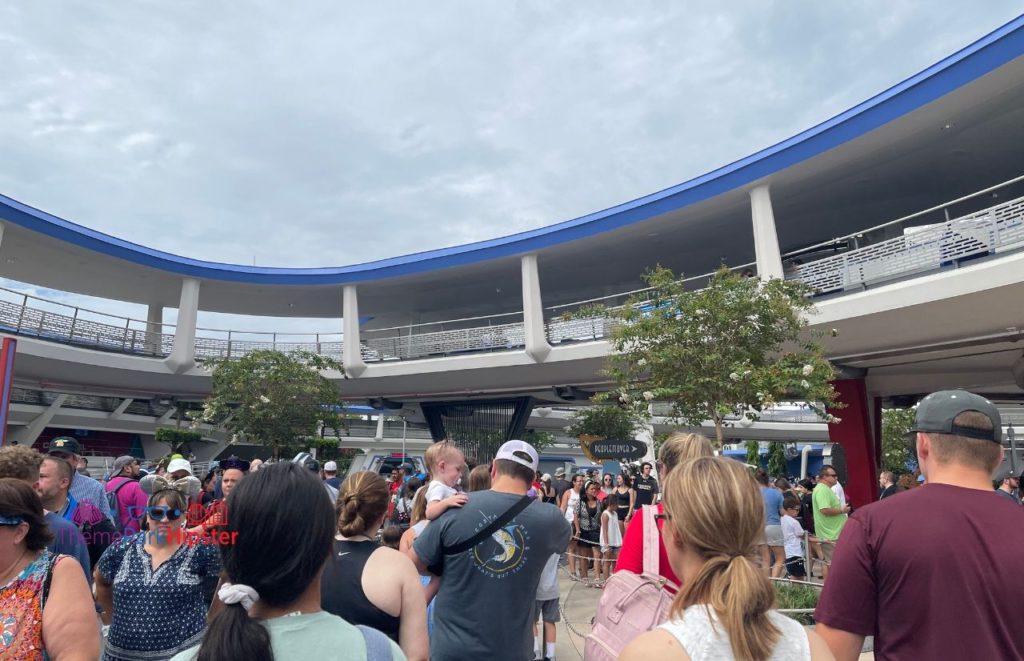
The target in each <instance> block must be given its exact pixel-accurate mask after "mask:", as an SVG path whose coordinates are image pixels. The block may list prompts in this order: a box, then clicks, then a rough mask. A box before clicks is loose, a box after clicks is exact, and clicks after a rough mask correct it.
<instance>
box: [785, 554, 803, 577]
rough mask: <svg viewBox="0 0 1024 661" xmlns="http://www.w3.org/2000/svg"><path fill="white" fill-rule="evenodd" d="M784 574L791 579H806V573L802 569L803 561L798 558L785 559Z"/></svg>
mask: <svg viewBox="0 0 1024 661" xmlns="http://www.w3.org/2000/svg"><path fill="white" fill-rule="evenodd" d="M786 572H787V573H788V574H789V575H790V576H792V577H793V578H806V576H807V571H806V570H805V569H804V559H803V558H798V557H793V558H786Z"/></svg>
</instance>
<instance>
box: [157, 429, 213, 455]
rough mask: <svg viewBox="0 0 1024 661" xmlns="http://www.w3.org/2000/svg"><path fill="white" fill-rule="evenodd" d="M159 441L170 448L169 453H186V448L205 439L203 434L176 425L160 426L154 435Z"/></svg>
mask: <svg viewBox="0 0 1024 661" xmlns="http://www.w3.org/2000/svg"><path fill="white" fill-rule="evenodd" d="M153 438H154V440H156V442H157V443H164V444H166V445H167V446H168V447H169V448H170V452H169V453H168V454H184V455H188V452H184V450H185V449H186V448H188V449H191V447H192V445H194V444H196V443H198V442H199V441H201V440H203V436H202V434H200V433H198V432H194V431H189V430H188V429H176V428H174V427H158V428H157V430H156V433H155V434H154V435H153Z"/></svg>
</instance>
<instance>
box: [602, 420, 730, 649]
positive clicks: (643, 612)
mask: <svg viewBox="0 0 1024 661" xmlns="http://www.w3.org/2000/svg"><path fill="white" fill-rule="evenodd" d="M713 455H714V450H713V449H712V447H711V441H709V440H708V439H707V438H706V437H704V436H701V435H700V434H685V433H682V432H674V433H673V434H672V435H670V436H669V437H668V438H667V439H666V440H665V442H664V443H663V444H662V446H661V450H660V451H659V453H658V470H659V472H660V473H661V479H662V480H664V479H665V478H666V477H667V476H668V475H669V474H670V473H671V472H672V470H674V469H675V468H676V466H679V465H681V464H682V463H684V462H685V461H687V460H689V459H696V458H699V457H710V456H713ZM663 514H664V505H663V504H660V503H659V504H658V505H643V506H641V507H640V508H639V509H637V510H636V511H635V514H634V515H633V516H632V522H631V523H630V524H629V526H627V527H626V536H625V538H624V539H623V541H622V548H621V550H620V551H619V558H618V560H617V561H616V563H615V573H614V574H613V575H612V577H611V578H609V579H608V581H607V582H606V583H605V587H604V592H603V593H602V594H601V601H600V602H599V603H598V606H597V615H596V617H595V618H594V626H593V628H592V630H591V632H590V634H589V635H588V636H587V638H586V642H585V647H584V658H586V659H587V661H612V660H613V659H617V658H618V657H619V654H621V653H622V650H623V649H625V647H626V645H628V644H629V642H630V641H632V640H633V639H634V638H636V637H637V636H639V635H641V634H643V633H644V632H647V631H650V630H651V629H653V628H655V627H656V626H658V625H659V624H661V623H662V622H664V621H665V620H666V619H667V618H668V611H669V606H670V605H671V603H672V596H673V595H674V594H675V593H676V592H677V591H678V589H679V579H678V578H677V577H676V574H675V572H674V571H673V570H672V565H671V564H670V563H669V561H668V554H667V553H666V550H665V543H664V542H663V541H662V539H661V535H660V531H661V528H663V524H664V520H663V519H661V517H662V515H663Z"/></svg>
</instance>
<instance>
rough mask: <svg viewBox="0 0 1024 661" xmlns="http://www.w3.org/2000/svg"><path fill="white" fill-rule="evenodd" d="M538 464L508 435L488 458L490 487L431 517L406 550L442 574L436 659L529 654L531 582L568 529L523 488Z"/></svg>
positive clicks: (561, 547)
mask: <svg viewBox="0 0 1024 661" xmlns="http://www.w3.org/2000/svg"><path fill="white" fill-rule="evenodd" d="M537 465H538V458H537V451H536V450H534V449H533V447H532V446H531V445H530V444H529V443H525V442H523V441H508V442H507V443H505V444H504V445H502V446H501V447H500V448H499V449H498V452H497V454H496V455H495V458H494V462H493V463H492V464H491V488H490V489H489V490H487V491H475V492H473V493H470V494H469V499H468V500H467V501H466V504H465V505H463V506H462V507H461V508H451V509H449V510H447V511H446V512H445V513H444V514H442V515H441V516H440V518H438V519H436V520H434V521H433V522H431V524H430V525H429V526H427V528H426V529H425V530H424V531H423V532H422V533H421V534H420V536H419V537H417V538H416V541H415V543H414V544H413V547H412V549H410V551H409V556H410V557H411V558H412V559H413V561H414V562H415V563H416V566H417V568H418V569H419V570H420V573H421V574H424V575H427V574H428V573H434V574H439V575H443V576H444V580H443V581H442V582H441V588H440V590H439V591H438V594H437V597H436V600H437V601H436V603H437V607H436V611H435V612H436V613H438V614H440V613H444V614H445V615H444V617H436V618H435V619H434V631H433V633H432V634H431V637H430V656H431V658H432V659H434V660H435V661H446V660H447V659H487V658H490V659H532V658H533V634H532V630H531V618H532V617H533V615H534V601H535V597H536V594H537V585H538V583H539V582H540V578H541V572H543V570H544V566H545V564H546V563H547V561H548V559H549V558H550V557H551V555H552V554H553V553H561V552H563V551H565V548H566V546H567V545H568V543H569V534H570V531H569V524H568V523H567V522H566V520H565V518H564V517H563V516H562V513H561V512H560V511H559V509H558V508H557V507H555V506H554V505H551V504H550V503H542V502H538V501H537V500H535V499H533V498H529V497H528V496H527V495H526V492H527V491H528V490H529V489H530V486H531V485H532V483H533V478H534V476H535V474H536V471H537ZM496 622H500V623H501V624H500V625H499V626H494V625H493V623H496Z"/></svg>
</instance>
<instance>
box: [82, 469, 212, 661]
mask: <svg viewBox="0 0 1024 661" xmlns="http://www.w3.org/2000/svg"><path fill="white" fill-rule="evenodd" d="M140 486H141V487H142V490H143V491H145V492H146V493H149V494H151V495H150V497H149V501H148V507H147V508H146V526H145V527H146V528H147V529H146V530H145V531H144V532H140V533H138V534H137V535H133V536H131V537H125V538H123V539H121V540H120V541H119V542H117V543H116V544H113V545H111V546H110V547H109V548H108V549H107V550H106V551H104V553H103V555H102V556H101V557H100V561H99V562H98V563H97V565H96V571H95V579H96V600H97V601H98V602H99V604H100V606H102V607H103V610H104V613H103V616H102V617H103V621H104V623H105V624H109V625H110V631H109V633H108V635H107V641H106V645H105V648H104V653H103V658H104V659H105V660H107V661H122V660H124V661H135V660H142V659H145V660H146V661H153V660H155V659H169V658H171V657H172V656H174V655H175V654H177V653H178V652H180V651H182V650H185V649H188V648H189V647H192V646H194V645H197V644H198V643H199V641H200V640H201V639H202V637H203V632H204V631H205V629H206V610H207V606H208V604H207V603H206V602H205V601H204V599H203V590H204V582H205V580H206V579H208V578H210V577H213V576H216V575H217V574H218V573H219V572H220V555H219V553H218V547H217V545H215V544H211V543H204V540H201V539H198V538H195V537H191V536H189V534H188V532H187V531H186V528H185V526H186V518H187V517H186V516H185V514H186V509H187V507H188V499H189V497H195V496H197V495H198V493H199V488H200V485H199V480H198V479H196V478H194V477H185V478H183V479H180V480H175V481H174V482H169V481H168V480H167V479H165V478H164V477H162V476H156V475H149V476H146V477H145V478H143V479H142V481H141V482H140Z"/></svg>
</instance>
